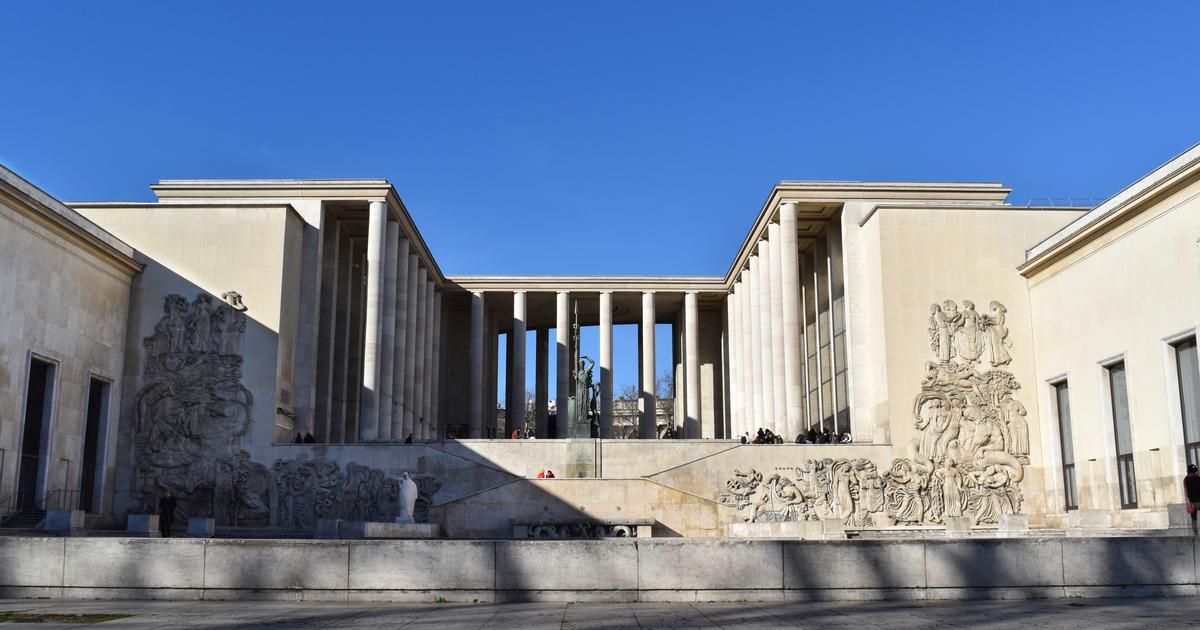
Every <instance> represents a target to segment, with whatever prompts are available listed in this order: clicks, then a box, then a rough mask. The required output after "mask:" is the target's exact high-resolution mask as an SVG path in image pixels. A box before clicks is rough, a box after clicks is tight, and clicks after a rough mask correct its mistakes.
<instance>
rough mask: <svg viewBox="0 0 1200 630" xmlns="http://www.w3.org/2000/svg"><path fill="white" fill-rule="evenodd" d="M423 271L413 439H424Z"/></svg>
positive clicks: (419, 286)
mask: <svg viewBox="0 0 1200 630" xmlns="http://www.w3.org/2000/svg"><path fill="white" fill-rule="evenodd" d="M426 277H427V276H426V273H425V269H424V268H423V267H422V268H421V270H420V271H419V272H418V273H417V350H416V362H417V363H416V366H415V367H416V369H417V377H416V379H414V381H413V431H412V432H413V437H414V438H416V439H418V440H421V439H425V379H426V378H428V376H429V369H428V365H427V364H426V363H425V358H426V357H425V337H426V336H427V326H428V322H429V320H428V319H427V316H426V310H425V303H426V302H427V301H428V300H429V294H428V287H429V284H428V282H427V281H426Z"/></svg>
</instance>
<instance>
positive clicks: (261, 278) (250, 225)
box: [78, 204, 299, 511]
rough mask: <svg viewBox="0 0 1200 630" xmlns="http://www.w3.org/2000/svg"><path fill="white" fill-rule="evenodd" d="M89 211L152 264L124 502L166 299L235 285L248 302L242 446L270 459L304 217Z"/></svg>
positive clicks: (145, 282) (131, 358)
mask: <svg viewBox="0 0 1200 630" xmlns="http://www.w3.org/2000/svg"><path fill="white" fill-rule="evenodd" d="M78 209H79V211H80V213H81V214H83V215H84V216H86V217H88V218H89V219H91V220H92V221H95V222H96V223H97V224H98V225H100V226H101V227H102V228H104V229H105V230H108V231H109V232H111V233H113V234H114V235H116V236H118V237H119V238H121V239H123V240H125V241H126V242H127V243H129V244H130V245H132V246H133V247H134V248H135V249H136V250H137V252H138V256H139V259H140V260H141V261H142V262H144V263H145V264H146V268H145V270H144V271H143V273H142V274H141V275H140V276H138V278H137V279H136V281H135V284H134V288H133V291H132V296H131V298H130V306H129V314H130V315H129V317H130V321H129V339H128V343H127V344H126V346H127V348H126V353H127V354H128V360H127V362H126V366H125V374H126V375H127V378H126V387H125V393H126V404H125V405H124V406H123V409H122V414H121V418H122V422H121V424H122V427H121V438H122V440H121V444H120V453H121V457H122V459H123V461H122V462H120V464H119V465H120V466H121V468H120V470H119V471H118V476H119V482H118V486H117V491H118V492H119V493H123V494H122V495H121V498H122V499H123V505H122V508H121V509H119V511H123V510H124V509H129V508H130V507H133V505H132V503H131V502H132V499H131V497H130V496H129V494H128V493H130V492H131V491H132V490H133V488H134V487H135V486H136V484H135V481H134V478H133V475H134V470H133V469H132V466H133V462H132V452H133V443H132V437H133V418H134V409H133V408H132V404H133V403H132V401H133V400H134V396H135V395H136V393H137V392H138V391H139V389H140V388H141V387H142V385H143V382H142V373H143V360H144V350H143V348H142V340H143V339H144V338H146V337H149V336H151V335H152V334H153V333H154V327H155V324H157V323H158V321H159V320H160V318H161V317H162V315H163V302H164V299H165V298H166V296H167V295H170V294H173V293H174V294H179V295H182V296H184V297H185V298H186V299H187V300H188V301H189V302H190V301H192V300H194V299H195V298H196V296H197V295H199V294H200V293H202V292H205V293H208V294H209V295H211V296H213V298H214V299H215V300H220V296H221V294H223V293H225V292H226V291H237V292H238V293H240V294H241V295H242V298H243V303H244V304H245V306H246V307H247V310H246V316H247V327H246V332H245V335H244V337H243V343H244V345H243V364H242V384H243V385H244V386H245V387H246V388H247V389H249V391H250V392H251V394H252V395H253V399H254V402H253V408H252V424H251V429H250V432H249V433H248V434H247V435H246V436H245V437H244V438H243V439H242V448H244V449H245V450H247V451H249V452H250V453H251V456H252V458H253V459H256V460H264V461H265V460H267V459H268V457H269V455H270V445H271V443H272V441H273V440H274V438H275V437H276V436H275V428H274V427H275V422H274V419H275V415H276V414H275V408H276V402H277V401H276V394H277V382H278V376H279V369H278V360H279V356H280V352H281V351H280V346H281V345H288V346H290V345H291V344H292V340H291V339H290V338H289V337H290V336H291V335H292V334H294V330H295V324H294V322H295V317H296V313H295V311H294V305H295V302H296V300H297V295H296V290H295V289H294V287H292V286H291V283H293V282H294V280H295V279H296V277H297V275H298V274H297V273H296V270H295V268H294V267H295V262H294V260H295V258H296V256H295V255H294V254H291V255H289V253H288V250H289V249H291V248H296V247H298V243H297V238H296V235H297V233H298V230H297V229H296V227H297V226H298V225H299V223H298V221H299V219H298V217H297V216H296V214H295V213H294V211H293V210H292V209H291V208H290V206H286V205H252V204H245V205H238V206H212V207H203V206H181V205H170V206H167V205H149V204H146V205H129V206H118V205H108V204H105V205H97V206H79V207H78Z"/></svg>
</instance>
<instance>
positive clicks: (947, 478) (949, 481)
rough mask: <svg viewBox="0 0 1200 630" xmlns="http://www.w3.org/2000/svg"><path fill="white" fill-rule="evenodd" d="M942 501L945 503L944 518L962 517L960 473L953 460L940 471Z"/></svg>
mask: <svg viewBox="0 0 1200 630" xmlns="http://www.w3.org/2000/svg"><path fill="white" fill-rule="evenodd" d="M942 501H943V502H944V503H945V509H946V516H962V515H963V510H962V504H963V500H962V473H960V472H959V471H958V466H957V465H956V464H955V463H954V460H948V461H947V462H946V467H945V468H944V469H943V470H942Z"/></svg>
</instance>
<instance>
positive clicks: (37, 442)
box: [17, 358, 54, 510]
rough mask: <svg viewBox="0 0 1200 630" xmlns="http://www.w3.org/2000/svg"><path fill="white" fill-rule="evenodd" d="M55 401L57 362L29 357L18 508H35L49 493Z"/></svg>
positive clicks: (18, 479)
mask: <svg viewBox="0 0 1200 630" xmlns="http://www.w3.org/2000/svg"><path fill="white" fill-rule="evenodd" d="M53 402H54V364H53V363H49V362H47V361H42V360H40V359H38V358H31V359H30V360H29V384H28V385H27V386H26V389H25V424H24V429H23V431H22V437H21V465H20V472H19V474H18V476H17V509H21V510H33V509H36V508H37V507H38V498H39V497H40V496H42V495H44V494H45V488H44V487H43V485H44V483H43V481H42V480H43V478H44V477H45V472H46V463H47V460H46V456H47V454H48V453H47V452H48V451H49V449H48V448H47V445H48V443H49V441H50V440H49V437H50V412H51V408H52V405H53Z"/></svg>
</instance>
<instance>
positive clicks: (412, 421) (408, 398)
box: [400, 251, 421, 439]
mask: <svg viewBox="0 0 1200 630" xmlns="http://www.w3.org/2000/svg"><path fill="white" fill-rule="evenodd" d="M420 278H421V265H420V260H419V259H418V258H417V255H416V254H415V253H413V252H411V251H410V252H409V254H408V286H407V287H406V288H407V293H408V298H407V303H406V304H405V306H404V310H405V311H406V315H405V318H404V405H403V408H404V430H403V431H401V432H400V433H401V434H402V438H401V439H405V438H407V437H408V436H409V434H415V432H416V431H415V430H416V419H417V410H416V407H414V406H413V405H414V403H415V402H416V397H417V370H418V369H419V368H420V366H419V365H417V286H418V285H419V284H420ZM413 437H416V436H415V435H414V436H413Z"/></svg>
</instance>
